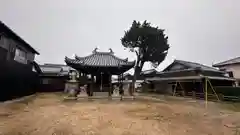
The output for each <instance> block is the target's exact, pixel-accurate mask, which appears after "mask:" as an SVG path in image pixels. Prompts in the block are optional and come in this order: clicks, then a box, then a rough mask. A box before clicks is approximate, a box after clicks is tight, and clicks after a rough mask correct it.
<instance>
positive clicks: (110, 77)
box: [108, 74, 112, 97]
mask: <svg viewBox="0 0 240 135" xmlns="http://www.w3.org/2000/svg"><path fill="white" fill-rule="evenodd" d="M109 80H110V84H109V85H110V87H109V92H108V96H109V97H111V96H112V75H111V74H109Z"/></svg>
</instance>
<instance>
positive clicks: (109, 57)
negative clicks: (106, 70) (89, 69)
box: [65, 50, 135, 67]
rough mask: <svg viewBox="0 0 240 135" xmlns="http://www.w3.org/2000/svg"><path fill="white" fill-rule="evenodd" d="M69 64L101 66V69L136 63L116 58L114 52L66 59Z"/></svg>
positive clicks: (95, 52)
mask: <svg viewBox="0 0 240 135" xmlns="http://www.w3.org/2000/svg"><path fill="white" fill-rule="evenodd" d="M65 62H66V63H67V64H78V65H82V66H99V67H118V66H133V65H134V64H135V61H132V62H129V61H128V59H121V58H118V57H116V56H115V55H114V54H113V52H112V51H110V52H97V51H96V50H94V51H93V53H92V54H91V55H89V56H86V57H78V56H76V57H75V59H70V58H68V57H65Z"/></svg>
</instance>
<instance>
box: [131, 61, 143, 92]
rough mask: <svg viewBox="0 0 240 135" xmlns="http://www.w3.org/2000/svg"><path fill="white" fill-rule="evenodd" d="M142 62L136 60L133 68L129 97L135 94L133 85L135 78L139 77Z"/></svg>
mask: <svg viewBox="0 0 240 135" xmlns="http://www.w3.org/2000/svg"><path fill="white" fill-rule="evenodd" d="M143 64H144V62H142V61H140V60H138V61H137V64H136V66H135V67H134V75H133V80H132V89H131V90H130V95H131V96H133V93H134V92H135V83H136V80H137V77H138V76H139V75H140V73H141V70H142V67H143Z"/></svg>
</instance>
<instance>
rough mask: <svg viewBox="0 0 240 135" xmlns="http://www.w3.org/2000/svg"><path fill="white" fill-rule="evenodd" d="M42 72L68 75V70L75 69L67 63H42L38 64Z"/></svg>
mask: <svg viewBox="0 0 240 135" xmlns="http://www.w3.org/2000/svg"><path fill="white" fill-rule="evenodd" d="M40 69H41V71H42V73H43V74H56V75H68V73H69V72H70V70H75V69H73V68H71V67H69V66H67V65H59V64H44V65H40Z"/></svg>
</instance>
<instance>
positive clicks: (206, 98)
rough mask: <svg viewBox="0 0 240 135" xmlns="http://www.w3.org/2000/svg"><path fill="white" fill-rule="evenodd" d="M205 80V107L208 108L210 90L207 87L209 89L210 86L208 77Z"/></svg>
mask: <svg viewBox="0 0 240 135" xmlns="http://www.w3.org/2000/svg"><path fill="white" fill-rule="evenodd" d="M204 79H205V80H204V83H205V108H207V100H208V97H207V96H208V95H207V93H208V91H207V89H208V87H207V79H206V78H204Z"/></svg>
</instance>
